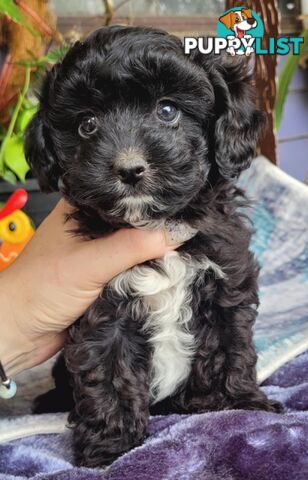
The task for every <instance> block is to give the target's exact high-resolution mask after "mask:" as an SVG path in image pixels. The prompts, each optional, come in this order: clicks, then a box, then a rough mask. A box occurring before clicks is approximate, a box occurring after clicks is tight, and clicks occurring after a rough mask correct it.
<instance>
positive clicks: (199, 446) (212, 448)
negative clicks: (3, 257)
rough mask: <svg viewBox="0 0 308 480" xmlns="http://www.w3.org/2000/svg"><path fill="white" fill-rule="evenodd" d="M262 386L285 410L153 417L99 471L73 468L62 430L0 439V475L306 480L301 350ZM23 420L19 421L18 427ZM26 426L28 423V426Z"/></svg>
mask: <svg viewBox="0 0 308 480" xmlns="http://www.w3.org/2000/svg"><path fill="white" fill-rule="evenodd" d="M263 390H264V391H265V392H266V394H267V395H269V397H270V398H272V399H275V400H276V401H280V402H283V404H284V406H285V410H286V412H287V413H285V414H283V415H277V414H273V413H267V412H248V411H235V410H233V411H228V412H227V411H223V412H212V413H205V414H200V415H170V416H167V417H159V416H158V417H153V418H151V420H150V424H149V433H150V435H149V437H148V438H147V440H146V441H145V443H144V444H143V445H142V446H141V447H138V448H136V449H134V450H132V451H131V452H129V453H128V454H126V455H124V456H122V457H121V458H119V459H118V460H117V461H115V462H114V463H113V464H112V465H111V467H109V468H108V469H107V470H105V471H102V470H94V469H93V470H92V469H84V468H77V467H74V466H73V451H72V432H71V431H70V430H67V431H66V433H61V434H51V435H36V436H30V437H28V438H22V439H20V440H15V441H12V442H11V443H6V444H2V445H1V444H0V479H1V480H17V479H18V480H26V479H32V480H36V479H37V480H39V479H44V480H64V479H65V480H84V479H89V480H122V479H125V480H136V479H138V480H162V479H164V480H176V479H177V480H188V479H189V480H200V479H202V480H269V479H271V480H290V479H296V480H306V479H307V476H308V458H307V451H308V413H307V408H308V353H306V354H303V355H301V356H300V357H298V358H296V359H294V360H292V361H290V362H289V363H288V364H286V365H285V366H284V367H282V368H281V369H280V370H278V371H277V372H276V373H275V374H274V375H273V376H272V377H271V378H269V379H268V380H267V382H266V386H265V387H263ZM305 410H306V412H304V411H305ZM57 417H60V418H63V415H62V417H61V415H59V414H58V415H57ZM28 418H29V417H22V418H21V420H20V421H19V422H20V423H22V422H23V424H24V425H25V426H26V425H27V422H30V421H31V420H28ZM32 418H33V417H32ZM65 418H66V416H65ZM32 422H33V420H32ZM64 422H65V419H64V418H63V419H62V424H64ZM40 423H43V424H45V425H49V426H51V425H52V424H53V423H54V425H55V428H58V427H57V423H59V422H55V420H54V417H53V416H52V415H42V416H40V417H39V419H37V426H36V429H37V430H38V429H39V424H40ZM14 425H15V427H14ZM1 426H2V429H1V430H0V440H1V432H2V433H4V434H6V435H7V434H10V433H12V434H13V432H14V428H15V431H16V430H17V428H20V427H18V426H16V420H15V419H12V420H11V421H10V423H6V424H5V423H4V422H2V424H1ZM32 428H33V427H32V426H31V423H30V425H29V428H28V431H30V432H31V429H32ZM24 429H25V427H24ZM11 438H12V437H11Z"/></svg>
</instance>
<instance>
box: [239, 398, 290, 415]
mask: <svg viewBox="0 0 308 480" xmlns="http://www.w3.org/2000/svg"><path fill="white" fill-rule="evenodd" d="M232 408H235V409H242V410H264V411H265V412H273V413H281V412H283V406H282V404H281V403H279V402H276V401H275V400H269V399H268V398H266V397H264V398H251V399H249V398H243V399H242V400H241V399H239V400H237V401H236V403H235V404H233V406H232Z"/></svg>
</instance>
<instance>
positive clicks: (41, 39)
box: [0, 0, 66, 225]
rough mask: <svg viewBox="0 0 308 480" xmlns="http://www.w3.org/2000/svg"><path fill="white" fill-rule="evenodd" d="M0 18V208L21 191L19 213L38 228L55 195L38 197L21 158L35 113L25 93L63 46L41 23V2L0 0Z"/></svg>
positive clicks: (47, 15) (43, 11) (31, 98)
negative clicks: (24, 199)
mask: <svg viewBox="0 0 308 480" xmlns="http://www.w3.org/2000/svg"><path fill="white" fill-rule="evenodd" d="M1 13H2V14H3V15H2V17H1V21H0V91H1V95H0V204H1V203H4V202H5V201H6V200H7V198H8V197H9V196H10V195H11V194H12V192H14V191H15V190H17V189H19V188H24V189H25V190H26V191H27V192H28V194H29V195H28V202H27V204H26V206H25V211H26V212H27V213H28V215H29V216H30V217H31V218H32V220H33V221H34V223H35V224H36V225H38V224H39V223H40V222H41V220H42V219H43V218H44V217H45V216H46V214H47V213H48V212H49V211H50V210H51V209H52V207H53V206H54V205H55V203H56V202H57V200H58V198H59V195H58V194H49V195H46V194H42V193H41V192H40V189H39V186H38V182H37V180H36V179H35V178H34V177H33V175H32V173H31V171H30V168H29V165H28V163H27V161H26V159H25V155H24V148H23V140H24V133H25V129H26V126H27V124H28V122H29V121H30V119H31V118H32V116H33V115H34V114H35V112H36V109H37V106H36V100H35V99H34V96H33V94H32V93H31V90H32V87H33V84H35V82H37V80H38V78H39V77H40V76H41V75H42V72H43V71H44V70H45V68H46V66H48V65H52V64H53V63H54V62H56V61H57V60H58V59H59V58H60V57H61V55H63V52H65V50H66V47H65V46H64V45H63V41H62V38H61V36H60V35H59V33H58V32H56V31H55V29H54V28H52V27H51V26H50V25H49V24H48V23H47V22H46V20H47V19H48V22H50V18H52V17H50V12H49V10H48V9H47V6H46V2H45V1H44V0H31V1H27V2H24V1H23V0H15V1H14V0H0V14H1ZM47 39H48V41H49V42H50V40H56V42H57V43H60V44H61V46H60V48H59V47H57V48H53V50H51V51H50V52H49V53H47V54H44V50H45V49H46V40H47ZM1 53H2V55H1ZM1 59H2V61H1Z"/></svg>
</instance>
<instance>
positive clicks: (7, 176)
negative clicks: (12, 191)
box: [2, 170, 17, 185]
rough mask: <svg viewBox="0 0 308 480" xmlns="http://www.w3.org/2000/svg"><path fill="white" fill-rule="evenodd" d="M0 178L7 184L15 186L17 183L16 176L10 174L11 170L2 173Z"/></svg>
mask: <svg viewBox="0 0 308 480" xmlns="http://www.w3.org/2000/svg"><path fill="white" fill-rule="evenodd" d="M2 178H3V180H5V181H6V182H8V183H11V184H12V185H16V183H17V178H16V175H14V173H13V172H11V170H6V171H5V172H3V174H2Z"/></svg>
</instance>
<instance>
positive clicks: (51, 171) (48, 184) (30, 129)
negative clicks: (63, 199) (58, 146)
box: [25, 111, 61, 192]
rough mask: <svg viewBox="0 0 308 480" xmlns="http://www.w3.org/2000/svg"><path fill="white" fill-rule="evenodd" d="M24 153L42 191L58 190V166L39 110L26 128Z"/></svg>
mask: <svg viewBox="0 0 308 480" xmlns="http://www.w3.org/2000/svg"><path fill="white" fill-rule="evenodd" d="M25 154H26V158H27V160H28V162H29V164H30V166H31V168H32V171H33V172H34V173H35V175H36V176H37V178H38V182H39V185H40V187H41V190H42V191H43V192H53V191H57V190H59V188H58V181H59V177H60V173H61V172H60V167H59V162H58V158H57V156H56V154H55V152H54V146H53V143H52V140H51V136H50V134H49V131H48V127H47V126H46V125H45V123H44V120H43V117H42V113H41V112H40V111H39V112H38V113H37V114H36V115H35V116H34V117H33V118H32V120H31V121H30V123H29V125H28V126H27V130H26V137H25Z"/></svg>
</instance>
